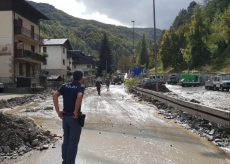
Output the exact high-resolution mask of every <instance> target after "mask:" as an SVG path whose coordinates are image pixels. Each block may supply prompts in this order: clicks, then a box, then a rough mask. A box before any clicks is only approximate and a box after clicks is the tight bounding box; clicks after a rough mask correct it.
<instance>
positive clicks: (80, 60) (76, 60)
mask: <svg viewBox="0 0 230 164" xmlns="http://www.w3.org/2000/svg"><path fill="white" fill-rule="evenodd" d="M67 56H68V57H71V58H72V59H73V64H74V65H77V64H92V65H95V64H96V59H95V58H94V57H93V56H86V55H85V54H84V53H82V52H81V51H79V50H72V51H68V52H67Z"/></svg>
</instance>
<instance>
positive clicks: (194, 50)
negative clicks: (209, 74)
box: [185, 7, 210, 68]
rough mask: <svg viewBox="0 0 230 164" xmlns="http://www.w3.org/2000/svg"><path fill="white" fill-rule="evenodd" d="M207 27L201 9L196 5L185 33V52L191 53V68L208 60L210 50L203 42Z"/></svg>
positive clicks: (202, 64) (200, 65)
mask: <svg viewBox="0 0 230 164" xmlns="http://www.w3.org/2000/svg"><path fill="white" fill-rule="evenodd" d="M207 34H208V29H207V27H206V25H205V24H204V20H203V17H202V11H201V9H200V8H199V7H197V9H196V12H195V14H194V16H193V18H192V22H191V24H190V25H189V31H188V32H186V33H185V37H186V43H187V44H186V45H187V46H186V48H185V52H186V53H185V54H187V53H191V54H190V55H191V68H199V67H202V66H204V65H206V64H208V63H209V62H210V52H209V50H208V48H207V46H206V44H205V42H206V37H207Z"/></svg>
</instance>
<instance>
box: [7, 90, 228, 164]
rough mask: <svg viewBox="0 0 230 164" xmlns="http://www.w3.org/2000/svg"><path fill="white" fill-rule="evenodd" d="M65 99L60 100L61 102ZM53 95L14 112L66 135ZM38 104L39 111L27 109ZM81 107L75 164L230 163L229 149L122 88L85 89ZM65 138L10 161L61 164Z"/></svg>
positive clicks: (45, 127) (15, 163)
mask: <svg viewBox="0 0 230 164" xmlns="http://www.w3.org/2000/svg"><path fill="white" fill-rule="evenodd" d="M60 101H61V100H60ZM51 105H52V101H51V99H50V98H49V99H47V100H46V101H44V102H35V103H30V104H28V105H27V106H23V107H18V108H15V109H13V110H11V111H10V113H14V114H20V115H27V116H28V117H32V118H34V120H35V122H36V123H37V124H39V125H40V126H42V127H43V128H44V129H48V130H51V131H52V132H53V133H56V134H58V135H59V136H61V135H62V130H61V120H59V119H57V116H56V113H55V112H54V111H53V110H48V111H45V110H43V108H42V107H43V106H44V107H45V106H51ZM35 106H39V108H38V109H36V110H32V111H33V112H28V111H29V110H30V109H33V108H34V107H35ZM82 111H83V112H84V113H86V115H87V117H86V125H85V128H84V129H83V131H82V135H81V140H80V144H79V152H78V156H77V160H76V163H80V164H94V163H96V164H99V163H100V164H113V163H114V164H115V163H116V164H117V163H121V164H123V163H124V164H127V163H128V164H129V163H130V164H133V163H135V164H136V163H139V164H149V163H163V164H164V163H166V164H168V163H170V164H171V163H172V164H173V163H176V164H177V163H181V164H184V163H188V164H190V163H191V164H193V163H194V164H196V163H210V164H212V163H213V164H222V163H223V164H225V163H230V154H229V152H224V151H223V150H220V149H219V148H218V147H216V146H215V145H213V144H212V143H211V142H208V141H207V140H206V139H204V138H200V137H199V136H197V135H195V134H193V133H191V132H190V131H187V130H185V129H183V128H181V127H180V126H178V125H177V124H175V123H174V122H173V120H165V119H164V118H163V116H160V115H158V114H157V113H158V112H157V110H156V107H155V106H153V105H151V104H148V103H146V102H142V101H138V100H137V99H135V98H134V97H133V96H132V95H129V94H127V93H126V92H125V89H124V87H123V86H111V88H110V91H108V92H107V91H106V90H105V88H103V90H102V95H101V96H98V95H97V94H96V90H95V89H94V88H93V89H92V88H89V89H87V91H86V94H85V97H84V101H83V106H82ZM61 142H62V141H61V140H60V141H58V142H57V143H56V148H50V149H48V150H47V151H43V152H39V151H33V152H30V153H28V154H26V155H25V156H23V157H20V158H19V159H17V160H16V161H10V162H7V163H9V164H13V163H14V164H44V163H50V164H60V163H61V153H60V150H61Z"/></svg>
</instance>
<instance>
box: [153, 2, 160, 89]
mask: <svg viewBox="0 0 230 164" xmlns="http://www.w3.org/2000/svg"><path fill="white" fill-rule="evenodd" d="M153 24H154V65H155V74H156V91H157V92H158V90H159V86H158V76H157V38H156V37H157V36H156V10H155V0H153Z"/></svg>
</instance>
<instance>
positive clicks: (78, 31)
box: [29, 1, 162, 56]
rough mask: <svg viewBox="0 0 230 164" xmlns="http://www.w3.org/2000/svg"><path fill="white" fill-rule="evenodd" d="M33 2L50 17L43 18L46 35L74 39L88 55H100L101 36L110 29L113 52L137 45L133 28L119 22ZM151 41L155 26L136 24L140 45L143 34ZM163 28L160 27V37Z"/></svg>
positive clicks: (122, 52) (125, 52) (121, 52)
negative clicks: (68, 12) (73, 13)
mask: <svg viewBox="0 0 230 164" xmlns="http://www.w3.org/2000/svg"><path fill="white" fill-rule="evenodd" d="M29 3H30V4H31V5H32V6H33V7H35V8H36V9H37V10H39V11H40V12H41V13H43V14H44V15H46V16H47V17H49V18H50V20H49V21H42V22H41V34H42V37H43V38H63V37H66V38H68V39H69V40H70V42H71V44H72V46H73V48H74V49H78V50H82V51H83V52H85V53H86V54H88V55H95V56H97V54H98V51H99V49H100V44H101V39H102V37H103V34H104V33H106V34H107V36H108V39H109V41H110V46H111V50H112V53H113V55H116V56H117V55H118V56H120V55H130V54H132V49H133V28H127V27H122V26H115V25H110V24H104V23H100V22H97V21H94V20H84V19H80V18H76V17H73V16H71V15H68V14H66V13H65V12H63V11H61V10H58V9H56V8H55V7H54V6H52V5H49V4H46V3H35V2H32V1H29ZM143 34H145V37H146V39H147V40H148V41H149V42H151V41H152V40H153V28H134V43H135V47H137V44H138V42H140V41H141V39H142V35H143ZM161 34H162V31H161V30H159V29H157V39H158V40H159V39H160V37H161Z"/></svg>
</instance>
